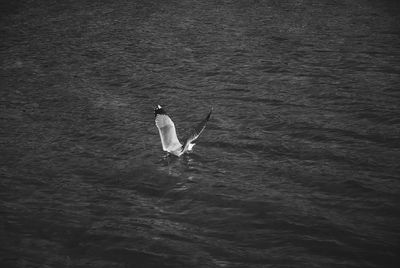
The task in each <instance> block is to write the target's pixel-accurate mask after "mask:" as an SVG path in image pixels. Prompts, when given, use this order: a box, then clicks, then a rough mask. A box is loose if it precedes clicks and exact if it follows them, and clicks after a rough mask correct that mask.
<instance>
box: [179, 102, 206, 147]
mask: <svg viewBox="0 0 400 268" xmlns="http://www.w3.org/2000/svg"><path fill="white" fill-rule="evenodd" d="M211 113H212V108H211V110H210V112H209V113H208V115H207V116H206V118H204V119H203V120H202V121H201V122H200V123H198V124H197V125H196V126H195V127H194V128H193V129H192V130H191V131H190V133H189V135H188V137H187V139H186V141H185V145H184V147H183V151H184V152H185V151H188V150H189V151H190V150H191V149H192V147H193V146H194V141H195V140H197V138H198V137H199V136H200V134H201V133H202V132H203V130H204V129H205V127H206V125H207V122H208V120H210V117H211Z"/></svg>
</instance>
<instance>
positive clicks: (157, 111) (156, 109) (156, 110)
mask: <svg viewBox="0 0 400 268" xmlns="http://www.w3.org/2000/svg"><path fill="white" fill-rule="evenodd" d="M158 114H167V112H166V111H165V110H164V108H163V107H161V105H157V106H156V107H154V116H157V115H158Z"/></svg>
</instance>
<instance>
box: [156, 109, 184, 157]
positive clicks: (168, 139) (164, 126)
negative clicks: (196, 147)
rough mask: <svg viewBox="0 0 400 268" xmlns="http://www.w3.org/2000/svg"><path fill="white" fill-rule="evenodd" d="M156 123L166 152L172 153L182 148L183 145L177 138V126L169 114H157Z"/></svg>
mask: <svg viewBox="0 0 400 268" xmlns="http://www.w3.org/2000/svg"><path fill="white" fill-rule="evenodd" d="M155 123H156V126H157V128H158V132H159V133H160V138H161V144H162V147H163V150H164V151H167V152H172V151H175V150H177V149H179V148H182V144H181V143H180V142H179V140H178V137H177V136H176V130H175V124H174V122H172V120H171V118H170V117H169V116H168V115H167V114H157V115H156V119H155Z"/></svg>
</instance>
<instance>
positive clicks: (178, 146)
mask: <svg viewBox="0 0 400 268" xmlns="http://www.w3.org/2000/svg"><path fill="white" fill-rule="evenodd" d="M212 111H213V109H212V108H211V110H210V112H209V113H208V115H207V116H206V118H204V119H203V120H202V121H201V122H200V123H198V124H197V125H196V126H195V127H193V129H192V130H191V131H190V133H189V135H188V136H187V138H186V139H185V142H184V144H183V145H182V143H181V142H180V141H179V139H178V137H177V135H176V129H175V124H174V122H173V121H172V119H171V118H170V117H169V115H168V114H167V112H166V111H165V109H164V108H163V107H161V105H159V104H158V105H157V106H155V108H154V116H155V124H156V126H157V128H158V132H159V134H160V138H161V144H162V148H163V150H164V151H166V152H168V153H170V154H173V155H176V156H178V157H179V156H181V155H183V154H184V153H186V152H188V151H191V150H192V148H193V146H194V145H195V143H194V142H195V141H196V140H197V138H198V137H199V136H200V134H201V133H202V132H203V130H204V129H205V127H206V125H207V122H208V120H210V117H211V113H212Z"/></svg>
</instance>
